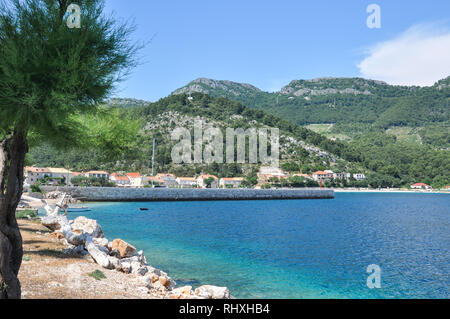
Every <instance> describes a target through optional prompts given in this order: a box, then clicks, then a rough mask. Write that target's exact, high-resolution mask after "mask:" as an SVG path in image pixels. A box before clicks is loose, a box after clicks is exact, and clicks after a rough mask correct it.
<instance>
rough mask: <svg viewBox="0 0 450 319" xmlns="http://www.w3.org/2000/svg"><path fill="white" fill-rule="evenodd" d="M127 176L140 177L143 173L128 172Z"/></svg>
mask: <svg viewBox="0 0 450 319" xmlns="http://www.w3.org/2000/svg"><path fill="white" fill-rule="evenodd" d="M127 176H128V177H131V178H139V177H141V174H139V173H127Z"/></svg>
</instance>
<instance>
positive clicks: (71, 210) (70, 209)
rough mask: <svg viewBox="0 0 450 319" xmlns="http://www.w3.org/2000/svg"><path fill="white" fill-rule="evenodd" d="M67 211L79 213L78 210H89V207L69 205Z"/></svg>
mask: <svg viewBox="0 0 450 319" xmlns="http://www.w3.org/2000/svg"><path fill="white" fill-rule="evenodd" d="M67 211H68V212H69V213H80V212H90V211H91V209H90V208H88V207H69V208H67Z"/></svg>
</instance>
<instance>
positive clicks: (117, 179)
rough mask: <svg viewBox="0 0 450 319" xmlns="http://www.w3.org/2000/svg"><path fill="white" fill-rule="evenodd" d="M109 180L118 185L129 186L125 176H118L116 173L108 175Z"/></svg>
mask: <svg viewBox="0 0 450 319" xmlns="http://www.w3.org/2000/svg"><path fill="white" fill-rule="evenodd" d="M109 180H110V181H111V182H113V183H114V184H116V185H117V186H119V187H130V186H131V182H130V179H129V178H128V177H127V176H120V175H119V174H117V173H113V174H111V175H110V176H109Z"/></svg>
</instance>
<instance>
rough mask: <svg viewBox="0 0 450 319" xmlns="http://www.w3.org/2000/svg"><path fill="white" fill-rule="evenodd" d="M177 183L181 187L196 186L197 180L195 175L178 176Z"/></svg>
mask: <svg viewBox="0 0 450 319" xmlns="http://www.w3.org/2000/svg"><path fill="white" fill-rule="evenodd" d="M177 184H178V186H179V187H181V188H195V187H197V180H196V179H195V178H194V177H177Z"/></svg>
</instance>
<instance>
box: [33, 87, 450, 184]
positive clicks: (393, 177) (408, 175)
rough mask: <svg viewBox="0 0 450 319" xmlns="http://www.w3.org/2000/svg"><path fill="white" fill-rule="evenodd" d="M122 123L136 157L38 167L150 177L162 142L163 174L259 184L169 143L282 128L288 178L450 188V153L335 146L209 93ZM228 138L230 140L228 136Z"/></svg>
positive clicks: (69, 156) (88, 154)
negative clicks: (200, 126) (355, 176)
mask: <svg viewBox="0 0 450 319" xmlns="http://www.w3.org/2000/svg"><path fill="white" fill-rule="evenodd" d="M120 112H123V119H124V120H127V118H128V119H130V120H136V119H139V120H140V121H141V126H142V130H141V133H140V135H139V136H136V145H138V146H137V147H136V148H135V150H134V151H133V152H130V153H128V154H127V155H126V156H124V157H123V158H122V159H121V160H119V161H115V162H108V161H107V160H105V159H100V156H101V154H99V153H98V151H96V150H95V149H92V150H70V151H65V152H61V151H55V150H54V149H53V148H52V147H50V146H49V145H40V146H36V147H34V148H33V149H32V150H31V152H30V156H29V159H28V160H29V162H30V163H31V164H35V165H39V166H62V167H67V168H71V169H74V170H89V169H106V170H108V171H121V170H123V171H140V172H143V173H149V172H150V169H151V156H152V143H151V141H152V139H153V138H156V140H157V147H156V165H157V167H156V169H157V171H158V172H166V171H168V172H172V173H175V174H177V175H179V176H183V175H184V176H190V175H195V174H199V173H202V172H203V173H205V172H207V173H213V174H217V175H219V176H220V177H224V176H229V177H232V176H252V175H253V176H254V174H255V171H256V170H257V169H258V166H256V167H255V166H252V165H241V164H215V163H214V164H211V165H206V164H205V165H201V164H196V165H194V164H190V165H175V164H173V163H172V159H171V150H172V147H173V146H174V145H175V144H176V143H177V142H178V141H172V140H171V139H170V133H171V132H172V131H173V129H174V128H175V127H186V128H192V126H193V124H194V121H195V120H199V119H201V120H202V121H203V122H204V123H206V125H210V126H214V127H219V128H222V129H224V128H226V127H233V128H243V129H246V128H249V127H276V128H279V129H280V132H281V139H280V146H281V165H282V167H283V168H284V169H286V170H289V171H302V172H303V173H311V172H313V171H315V170H323V169H333V170H335V171H338V172H339V171H340V172H342V171H349V172H364V173H366V174H367V175H368V177H369V178H368V183H369V184H370V185H371V186H373V187H393V186H402V185H408V184H409V183H412V182H415V181H425V182H428V183H430V184H432V185H434V186H436V187H442V186H444V185H447V184H448V183H449V172H450V159H449V157H448V152H447V151H440V150H436V149H435V148H433V147H431V146H426V147H425V146H420V145H413V144H408V143H405V144H399V143H400V142H397V141H396V138H395V137H394V136H390V138H388V139H387V138H386V136H387V135H386V134H385V133H382V132H379V135H377V134H375V133H374V132H372V133H371V136H365V135H355V137H354V139H353V141H352V143H347V142H343V141H333V140H331V139H329V138H327V137H326V136H324V135H322V134H318V133H315V132H313V131H311V130H309V129H307V128H305V127H302V126H299V125H297V124H295V123H292V122H290V121H287V120H282V119H280V118H278V117H276V116H274V115H270V114H267V113H265V112H263V111H261V110H257V109H254V108H249V107H246V106H244V105H243V104H241V103H239V102H236V101H232V100H229V99H226V98H215V97H212V96H209V95H205V94H202V93H191V94H189V95H186V94H181V95H172V96H169V97H167V98H164V99H161V100H160V101H158V102H156V103H150V104H148V105H147V104H145V105H143V106H135V107H133V108H120ZM224 135H225V134H224Z"/></svg>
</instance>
